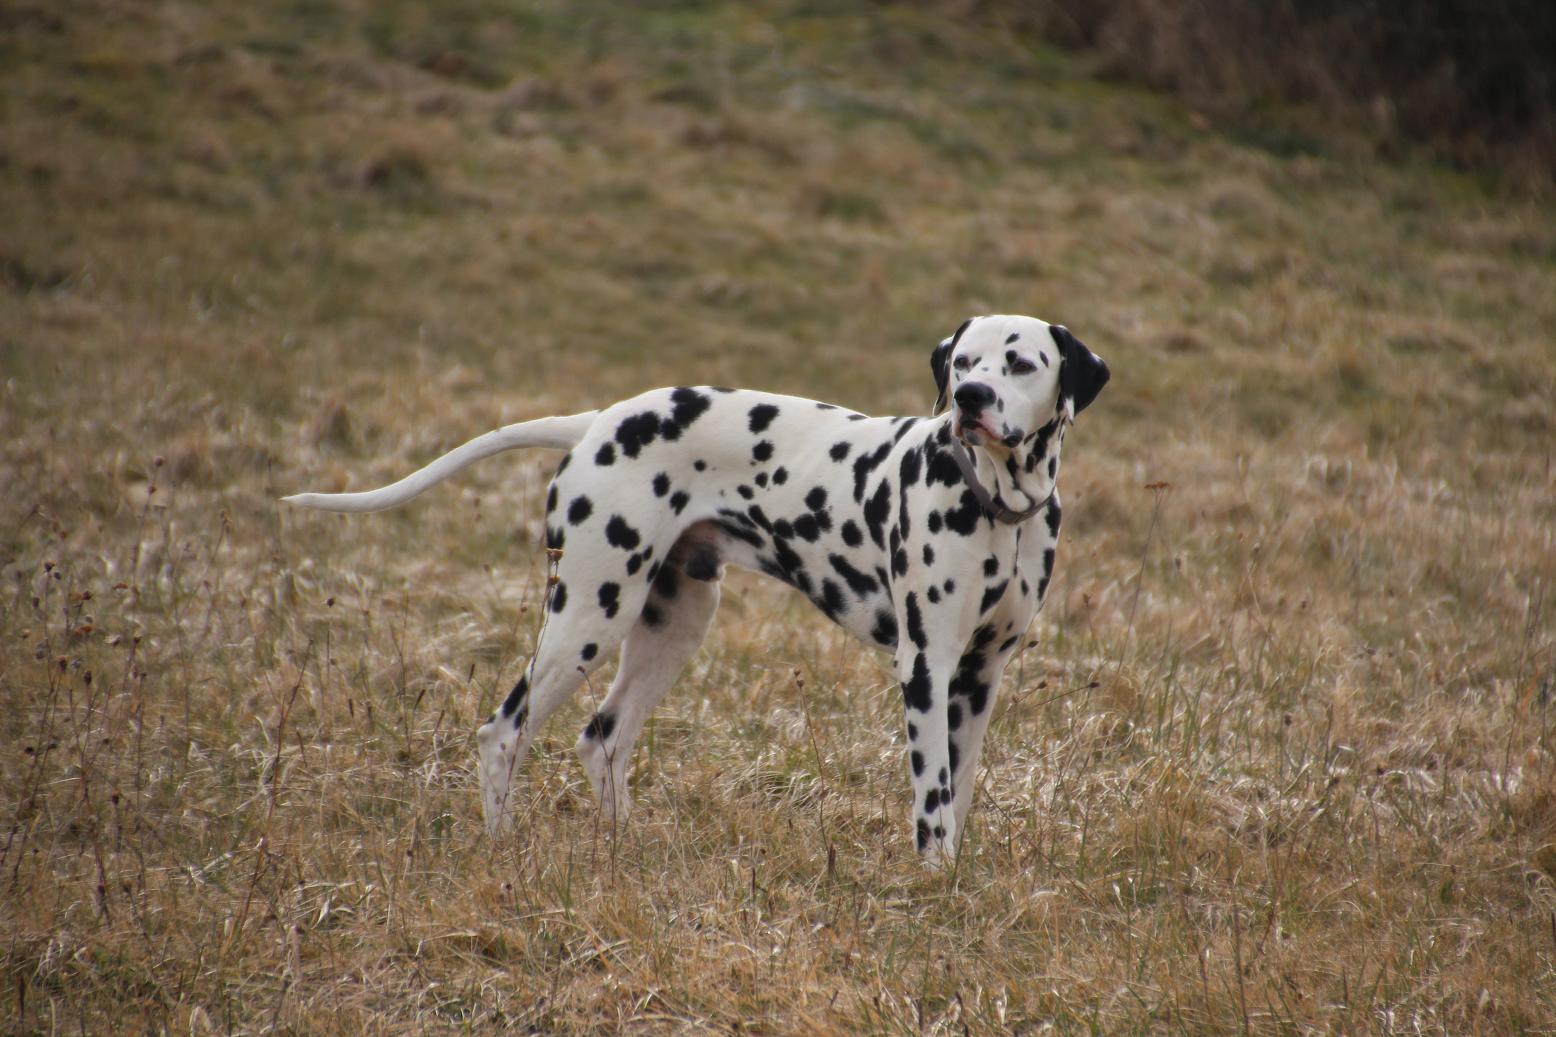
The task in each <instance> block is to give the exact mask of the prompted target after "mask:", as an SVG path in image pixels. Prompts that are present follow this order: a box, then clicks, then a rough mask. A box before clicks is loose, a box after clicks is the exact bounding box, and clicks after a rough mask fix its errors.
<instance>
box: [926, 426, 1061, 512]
mask: <svg viewBox="0 0 1556 1037" xmlns="http://www.w3.org/2000/svg"><path fill="white" fill-rule="evenodd" d="M967 455H968V450H967V448H966V447H965V446H963V445H962V444H961V443H956V444H954V445H953V446H952V447H951V457H952V458H954V459H955V461H956V466H957V467H958V468H960V469H961V470H962V478H963V479H966V480H967V488H968V489H969V490H971V491H972V492H973V496H974V497H976V498H977V499H978V503H979V504H981V505H983V510H984V511H987V512H988V513H989V514H991V515H993V516H994V520H995V521H996V522H1002V523H1004V524H1005V525H1007V526H1015V525H1019V524H1021V523H1022V522H1025V521H1026V520H1027V519H1029V518H1031V517H1032V516H1033V515H1036V514H1037V513H1038V512H1039V511H1041V510H1043V509H1044V508H1046V507H1048V504H1049V502H1050V501H1052V500H1053V499H1054V494H1056V493H1058V492H1059V487H1058V485H1057V484H1055V486H1054V488H1053V489H1052V490H1049V491H1048V496H1046V497H1044V498H1043V499H1042V500H1040V501H1038V502H1037V503H1036V504H1034V505H1032V506H1031V507H1030V508H1027V509H1026V510H1025V511H1017V510H1016V509H1014V508H1012V507H1009V506H1008V505H1006V504H1002V503H1001V502H999V501H997V500H995V499H994V496H993V495H992V494H990V493H989V491H988V488H987V487H985V486H984V485H983V483H982V482H981V481H980V480H979V479H978V470H977V469H976V468H974V467H973V463H972V458H970V457H969V456H967Z"/></svg>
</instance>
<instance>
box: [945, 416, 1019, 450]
mask: <svg viewBox="0 0 1556 1037" xmlns="http://www.w3.org/2000/svg"><path fill="white" fill-rule="evenodd" d="M951 434H952V435H953V436H955V437H956V438H957V439H960V440H961V441H962V442H963V443H966V444H967V445H968V446H1003V447H1010V448H1014V447H1016V446H1019V445H1020V443H1021V433H1020V432H1009V433H1007V434H1005V435H1001V434H1000V433H999V432H997V431H995V430H994V429H992V428H990V427H989V425H988V423H987V422H985V421H984V420H983V415H981V414H980V415H977V416H975V417H974V416H969V415H967V414H964V413H962V412H961V411H957V412H956V420H955V422H954V423H953V424H952V426H951Z"/></svg>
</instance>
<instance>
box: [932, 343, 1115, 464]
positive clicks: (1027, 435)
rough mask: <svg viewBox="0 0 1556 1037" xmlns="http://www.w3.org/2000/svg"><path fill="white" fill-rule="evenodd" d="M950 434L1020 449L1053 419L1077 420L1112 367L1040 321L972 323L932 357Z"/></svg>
mask: <svg viewBox="0 0 1556 1037" xmlns="http://www.w3.org/2000/svg"><path fill="white" fill-rule="evenodd" d="M929 365H930V367H931V368H932V369H933V370H934V372H935V387H936V389H937V390H938V391H939V398H938V399H936V401H935V413H936V414H940V413H942V412H943V411H945V410H946V408H947V407H950V408H952V410H953V414H954V416H953V418H952V423H951V431H952V433H953V434H954V435H955V436H956V437H957V438H958V439H960V440H962V442H964V443H967V444H968V445H969V446H982V447H987V448H993V449H996V450H998V449H1006V450H1014V449H1017V448H1018V447H1020V446H1021V445H1022V443H1023V442H1024V441H1026V440H1029V439H1031V438H1032V437H1033V436H1035V435H1036V434H1037V433H1038V431H1039V430H1040V429H1042V428H1044V427H1046V426H1048V425H1050V424H1051V423H1052V422H1054V421H1055V420H1062V421H1073V420H1075V415H1077V414H1079V413H1080V412H1081V411H1083V410H1085V409H1086V406H1087V405H1088V404H1090V403H1091V401H1092V400H1094V399H1096V398H1097V394H1098V393H1099V392H1101V391H1102V387H1103V386H1104V385H1106V384H1107V380H1108V365H1107V364H1105V363H1103V362H1102V358H1101V357H1099V356H1097V354H1095V353H1093V352H1092V351H1091V350H1089V349H1087V348H1086V347H1085V346H1083V345H1081V343H1080V340H1078V339H1077V338H1076V337H1075V336H1074V335H1072V334H1070V332H1069V330H1068V329H1066V328H1065V327H1063V326H1062V325H1059V324H1049V323H1046V322H1045V321H1040V320H1038V319H1036V318H1035V317H1011V316H995V317H973V318H972V319H971V320H968V321H966V322H964V323H963V324H962V326H961V327H959V328H957V329H956V333H955V334H954V335H952V336H951V337H950V338H948V339H946V340H945V341H943V342H941V343H940V345H938V346H936V347H935V351H934V353H933V354H932V355H931V356H930V360H929Z"/></svg>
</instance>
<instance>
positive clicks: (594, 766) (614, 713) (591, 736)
mask: <svg viewBox="0 0 1556 1037" xmlns="http://www.w3.org/2000/svg"><path fill="white" fill-rule="evenodd" d="M718 606H719V584H718V580H717V577H716V576H714V577H711V578H696V579H694V578H692V577H689V576H687V574H686V571H685V570H684V569H682V568H680V567H679V566H671V565H666V566H665V567H664V568H663V569H661V570H660V571H659V575H658V577H657V578H656V579H655V580H654V584H653V591H652V592H651V593H650V594H649V597H648V603H647V604H646V605H644V607H643V611H642V613H641V614H640V615H639V616H638V621H637V623H636V624H635V625H634V626H633V627H632V632H631V633H630V634H628V635H627V639H626V641H625V642H624V643H623V644H622V646H621V666H620V668H619V669H618V670H617V673H616V679H615V681H613V682H612V683H611V688H610V693H609V694H608V695H607V696H606V697H605V701H604V702H602V703H599V704H598V707H597V709H596V711H595V713H594V715H593V716H592V717H591V718H590V719H589V722H588V724H586V725H585V726H584V729H583V733H582V734H580V735H579V736H578V746H577V750H578V758H579V759H580V760H581V761H583V765H584V771H585V772H586V773H587V774H588V775H589V784H590V785H591V786H592V787H593V788H594V796H595V799H596V801H597V802H598V803H599V804H600V809H601V811H602V812H603V813H604V814H605V816H606V818H607V819H610V820H615V821H621V820H625V819H626V816H627V812H628V810H629V809H630V807H631V799H630V797H629V796H628V794H627V768H628V765H629V763H630V761H631V759H632V748H633V746H634V745H635V744H636V742H637V738H638V735H639V734H641V733H642V731H643V725H644V724H645V723H647V721H648V717H649V715H650V714H651V713H653V711H654V708H655V707H656V706H658V705H659V703H660V702H662V701H664V697H665V695H666V693H668V692H669V690H670V687H671V685H673V684H674V683H675V681H676V678H677V677H679V676H680V674H681V670H682V669H683V668H684V667H685V666H686V663H687V661H688V660H689V659H690V658H691V657H692V655H693V654H695V653H696V651H697V646H698V645H700V644H702V639H703V636H704V635H705V634H707V632H708V626H709V624H710V623H711V622H712V621H713V614H714V612H716V611H717V610H718Z"/></svg>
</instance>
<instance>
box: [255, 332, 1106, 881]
mask: <svg viewBox="0 0 1556 1037" xmlns="http://www.w3.org/2000/svg"><path fill="white" fill-rule="evenodd" d="M930 366H931V368H932V369H933V371H934V376H935V384H936V388H937V390H938V399H937V400H936V402H935V406H934V415H933V416H932V417H928V418H923V417H899V418H891V417H867V416H865V415H863V414H858V413H855V412H853V411H850V410H846V409H843V408H840V407H836V406H833V405H832V404H828V403H818V402H815V401H813V400H806V399H799V398H796V397H793V396H777V395H773V394H770V393H764V392H755V391H749V390H743V389H724V388H673V389H657V390H654V391H651V392H646V393H644V394H642V395H640V396H635V397H633V398H632V399H629V400H624V401H622V402H620V403H617V404H614V405H612V406H610V407H606V408H604V409H602V410H596V411H589V412H588V413H584V414H574V415H570V416H563V417H549V418H540V419H537V420H534V421H525V422H521V423H519V424H516V425H509V426H506V427H504V428H500V429H496V430H494V431H492V432H488V433H486V434H485V435H483V436H479V437H477V438H475V439H473V440H471V441H470V442H468V443H466V444H464V445H463V446H460V447H458V448H456V449H454V450H453V451H451V452H449V453H448V454H445V455H444V456H443V457H440V458H438V459H437V460H436V461H433V462H432V463H431V464H429V465H428V466H427V467H425V468H423V469H421V470H420V471H418V472H416V473H414V474H412V475H409V476H407V477H406V478H404V479H402V480H401V481H399V482H397V483H395V484H393V485H391V486H387V487H384V488H382V489H378V490H372V491H368V492H363V493H339V494H317V493H303V494H298V495H296V496H292V497H287V498H285V499H286V500H287V501H289V502H291V503H293V504H298V505H302V506H304V507H309V508H318V509H322V510H325V511H339V512H365V511H378V510H381V509H384V508H390V507H393V506H395V505H397V504H401V503H403V502H405V501H407V500H410V499H411V498H412V497H415V496H416V495H417V494H419V493H421V492H423V491H424V490H426V489H427V488H429V487H431V486H433V485H434V484H436V483H438V482H441V481H442V480H444V479H447V478H448V477H449V476H451V475H453V474H454V473H456V472H458V471H460V470H461V469H463V468H465V467H466V466H467V465H470V464H471V463H473V462H475V461H477V460H479V459H481V458H484V457H488V456H490V455H492V454H495V453H498V452H500V451H504V450H510V449H514V448H517V447H550V448H554V449H559V450H565V451H567V456H566V457H564V458H563V459H562V462H561V464H560V465H559V466H558V468H557V472H556V476H555V477H554V478H553V479H552V481H551V486H550V489H549V492H548V493H547V497H546V546H547V547H548V548H550V549H552V551H553V557H554V558H555V559H556V568H555V580H554V582H553V583H552V584H551V586H550V589H549V594H548V597H547V601H546V605H545V607H546V608H547V609H548V610H549V614H548V615H547V616H546V622H545V624H544V626H543V629H542V632H541V635H540V638H539V640H538V642H537V644H536V646H535V653H534V655H533V657H532V658H531V659H530V661H529V665H528V667H527V668H526V669H525V671H524V673H523V675H522V676H521V677H520V678H519V679H518V682H517V683H516V684H515V685H514V686H513V690H512V691H511V692H509V694H508V696H507V698H506V699H505V700H504V701H503V703H502V705H501V707H500V708H499V709H498V710H497V711H496V712H495V713H493V714H492V716H491V718H490V719H489V720H488V721H487V722H486V723H484V724H482V725H481V728H480V730H479V731H478V733H477V741H478V743H479V747H480V762H479V770H480V783H481V802H482V807H483V809H484V813H485V818H486V824H487V827H488V828H489V829H490V830H491V831H492V832H493V833H494V834H497V833H501V832H503V831H505V830H506V829H507V828H508V826H509V825H510V824H511V822H512V815H511V812H510V810H511V807H510V801H509V789H510V785H511V781H512V777H513V774H514V770H515V768H516V767H517V766H518V764H519V762H520V761H521V760H522V759H523V758H524V756H525V753H526V752H527V751H528V749H529V747H530V745H531V744H532V743H533V741H534V739H535V735H536V732H537V731H539V729H540V728H541V726H542V725H544V724H545V723H546V721H547V719H549V718H550V717H551V715H552V714H553V713H555V712H556V711H557V709H558V708H559V707H560V706H562V705H563V704H564V703H565V702H566V701H567V699H568V697H569V696H570V695H572V694H573V692H574V691H575V690H576V689H577V688H578V687H579V685H580V684H581V683H582V681H583V679H584V677H585V676H586V675H587V674H588V673H589V672H590V671H592V670H594V669H595V668H596V667H598V666H599V665H600V664H601V663H602V662H603V661H604V660H605V659H606V658H607V657H608V656H609V655H610V654H611V653H612V652H614V651H617V650H618V649H619V651H620V665H619V667H618V670H617V674H616V678H615V680H614V682H613V683H612V684H611V687H610V691H609V693H608V694H607V696H606V698H605V700H604V702H603V703H602V704H601V705H600V707H599V709H598V711H597V712H595V714H594V715H593V717H592V718H591V719H590V720H589V722H588V724H587V725H586V726H585V727H584V729H583V733H582V734H581V735H580V736H579V738H578V743H577V751H578V754H579V756H580V758H581V759H582V761H583V765H584V768H585V770H586V771H587V772H588V775H589V781H590V783H591V785H592V786H593V790H594V794H595V796H596V798H597V800H598V801H599V804H600V808H601V809H602V811H603V812H604V813H605V815H606V816H607V817H610V818H613V819H620V818H624V817H625V816H626V813H627V810H628V806H629V801H628V796H627V773H626V770H627V763H628V761H629V760H630V758H631V756H632V749H633V745H634V743H635V742H636V740H637V738H638V735H639V733H640V732H641V731H642V730H643V726H644V723H645V722H646V721H647V719H648V716H649V714H650V712H651V711H652V710H653V709H654V707H655V706H657V705H658V704H659V703H660V702H661V701H662V700H663V699H664V697H665V694H666V693H667V692H668V691H669V690H670V686H671V685H672V684H673V683H674V682H675V680H676V678H677V677H678V676H679V674H680V672H681V670H682V668H683V667H684V666H685V664H686V662H687V660H688V659H690V658H691V656H692V654H693V653H694V652H695V651H696V650H697V646H698V645H699V644H701V643H702V639H703V636H704V635H705V634H706V633H707V630H708V626H709V623H710V622H711V621H712V618H713V613H714V610H715V609H716V608H717V606H718V602H719V580H720V578H721V577H722V575H723V573H724V567H725V566H726V565H738V566H742V567H744V568H747V569H755V570H759V571H761V572H764V573H767V574H768V575H770V576H774V577H776V578H778V579H779V580H782V581H783V582H784V583H787V584H789V585H790V586H791V587H794V588H795V589H797V590H799V591H800V592H801V593H803V594H804V595H805V596H806V597H808V598H809V599H810V600H811V601H813V602H815V604H816V606H817V607H818V608H820V609H821V611H822V612H824V613H826V615H827V617H828V618H830V619H831V620H833V621H834V622H836V623H838V624H839V625H841V626H843V627H844V628H846V629H847V630H849V631H850V632H852V633H853V634H854V635H855V636H857V637H858V638H860V639H861V640H863V641H864V642H866V643H867V644H871V645H877V646H879V647H881V648H884V649H886V650H888V651H890V652H891V653H892V655H893V661H894V663H895V669H896V675H897V677H898V679H899V681H900V682H901V685H902V696H903V705H904V707H905V712H906V718H907V720H906V722H907V739H908V766H909V771H910V772H911V776H912V785H913V825H914V832H915V836H916V840H917V847H918V851H919V853H920V854H921V855H922V856H923V857H924V858H925V859H926V861H927V862H928V863H930V864H932V865H938V864H943V863H945V862H947V861H949V860H951V859H952V857H953V855H954V853H955V850H956V846H957V840H958V837H959V836H960V834H961V833H962V832H963V830H964V829H965V825H966V821H967V813H968V810H969V809H970V808H971V806H972V799H973V787H974V778H975V774H976V769H977V766H978V757H979V753H980V752H981V749H982V745H983V737H984V732H985V730H986V729H987V727H988V724H989V718H990V714H991V712H992V707H993V705H994V699H995V695H996V693H997V691H998V689H999V683H1000V675H1001V673H1002V672H1003V670H1004V668H1005V663H1006V661H1007V660H1008V659H1009V658H1010V657H1011V654H1012V653H1013V652H1014V651H1015V650H1016V646H1017V645H1018V644H1019V643H1020V641H1021V637H1022V635H1023V633H1024V631H1025V630H1026V628H1027V625H1028V624H1029V623H1030V622H1031V620H1032V617H1033V616H1034V615H1035V614H1036V613H1037V610H1038V609H1039V608H1040V607H1041V606H1042V603H1043V599H1044V596H1045V594H1046V593H1047V591H1048V586H1049V579H1050V577H1051V576H1052V574H1053V567H1054V548H1055V544H1056V542H1057V540H1058V537H1059V517H1060V503H1059V493H1058V489H1057V485H1056V481H1057V479H1058V476H1059V452H1060V447H1061V446H1062V445H1063V443H1064V436H1065V432H1066V430H1067V429H1068V428H1069V426H1070V425H1071V424H1072V423H1073V422H1074V420H1075V416H1076V415H1077V414H1078V413H1080V412H1081V411H1082V410H1083V409H1085V407H1086V406H1087V405H1088V404H1089V403H1091V402H1092V400H1093V399H1094V398H1095V397H1096V395H1097V393H1098V392H1100V391H1101V389H1102V387H1103V385H1104V384H1105V383H1106V382H1107V380H1108V368H1107V365H1106V364H1104V363H1103V361H1102V360H1101V358H1099V357H1098V356H1096V355H1095V354H1094V353H1092V352H1091V351H1090V350H1089V349H1087V348H1086V347H1085V346H1083V345H1082V344H1081V343H1080V342H1079V341H1077V340H1076V338H1075V336H1073V335H1071V334H1070V332H1069V331H1067V330H1066V329H1065V328H1063V327H1061V326H1060V325H1057V324H1047V323H1045V322H1043V321H1040V320H1037V319H1034V318H1031V317H1019V316H988V317H976V318H973V319H971V320H968V321H967V322H965V323H964V324H962V326H961V327H960V328H958V329H957V331H956V333H955V334H954V335H952V336H951V337H950V338H948V339H946V340H944V341H943V342H941V343H940V344H939V345H938V346H937V347H936V348H935V350H934V352H933V354H932V356H931V359H930Z"/></svg>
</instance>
